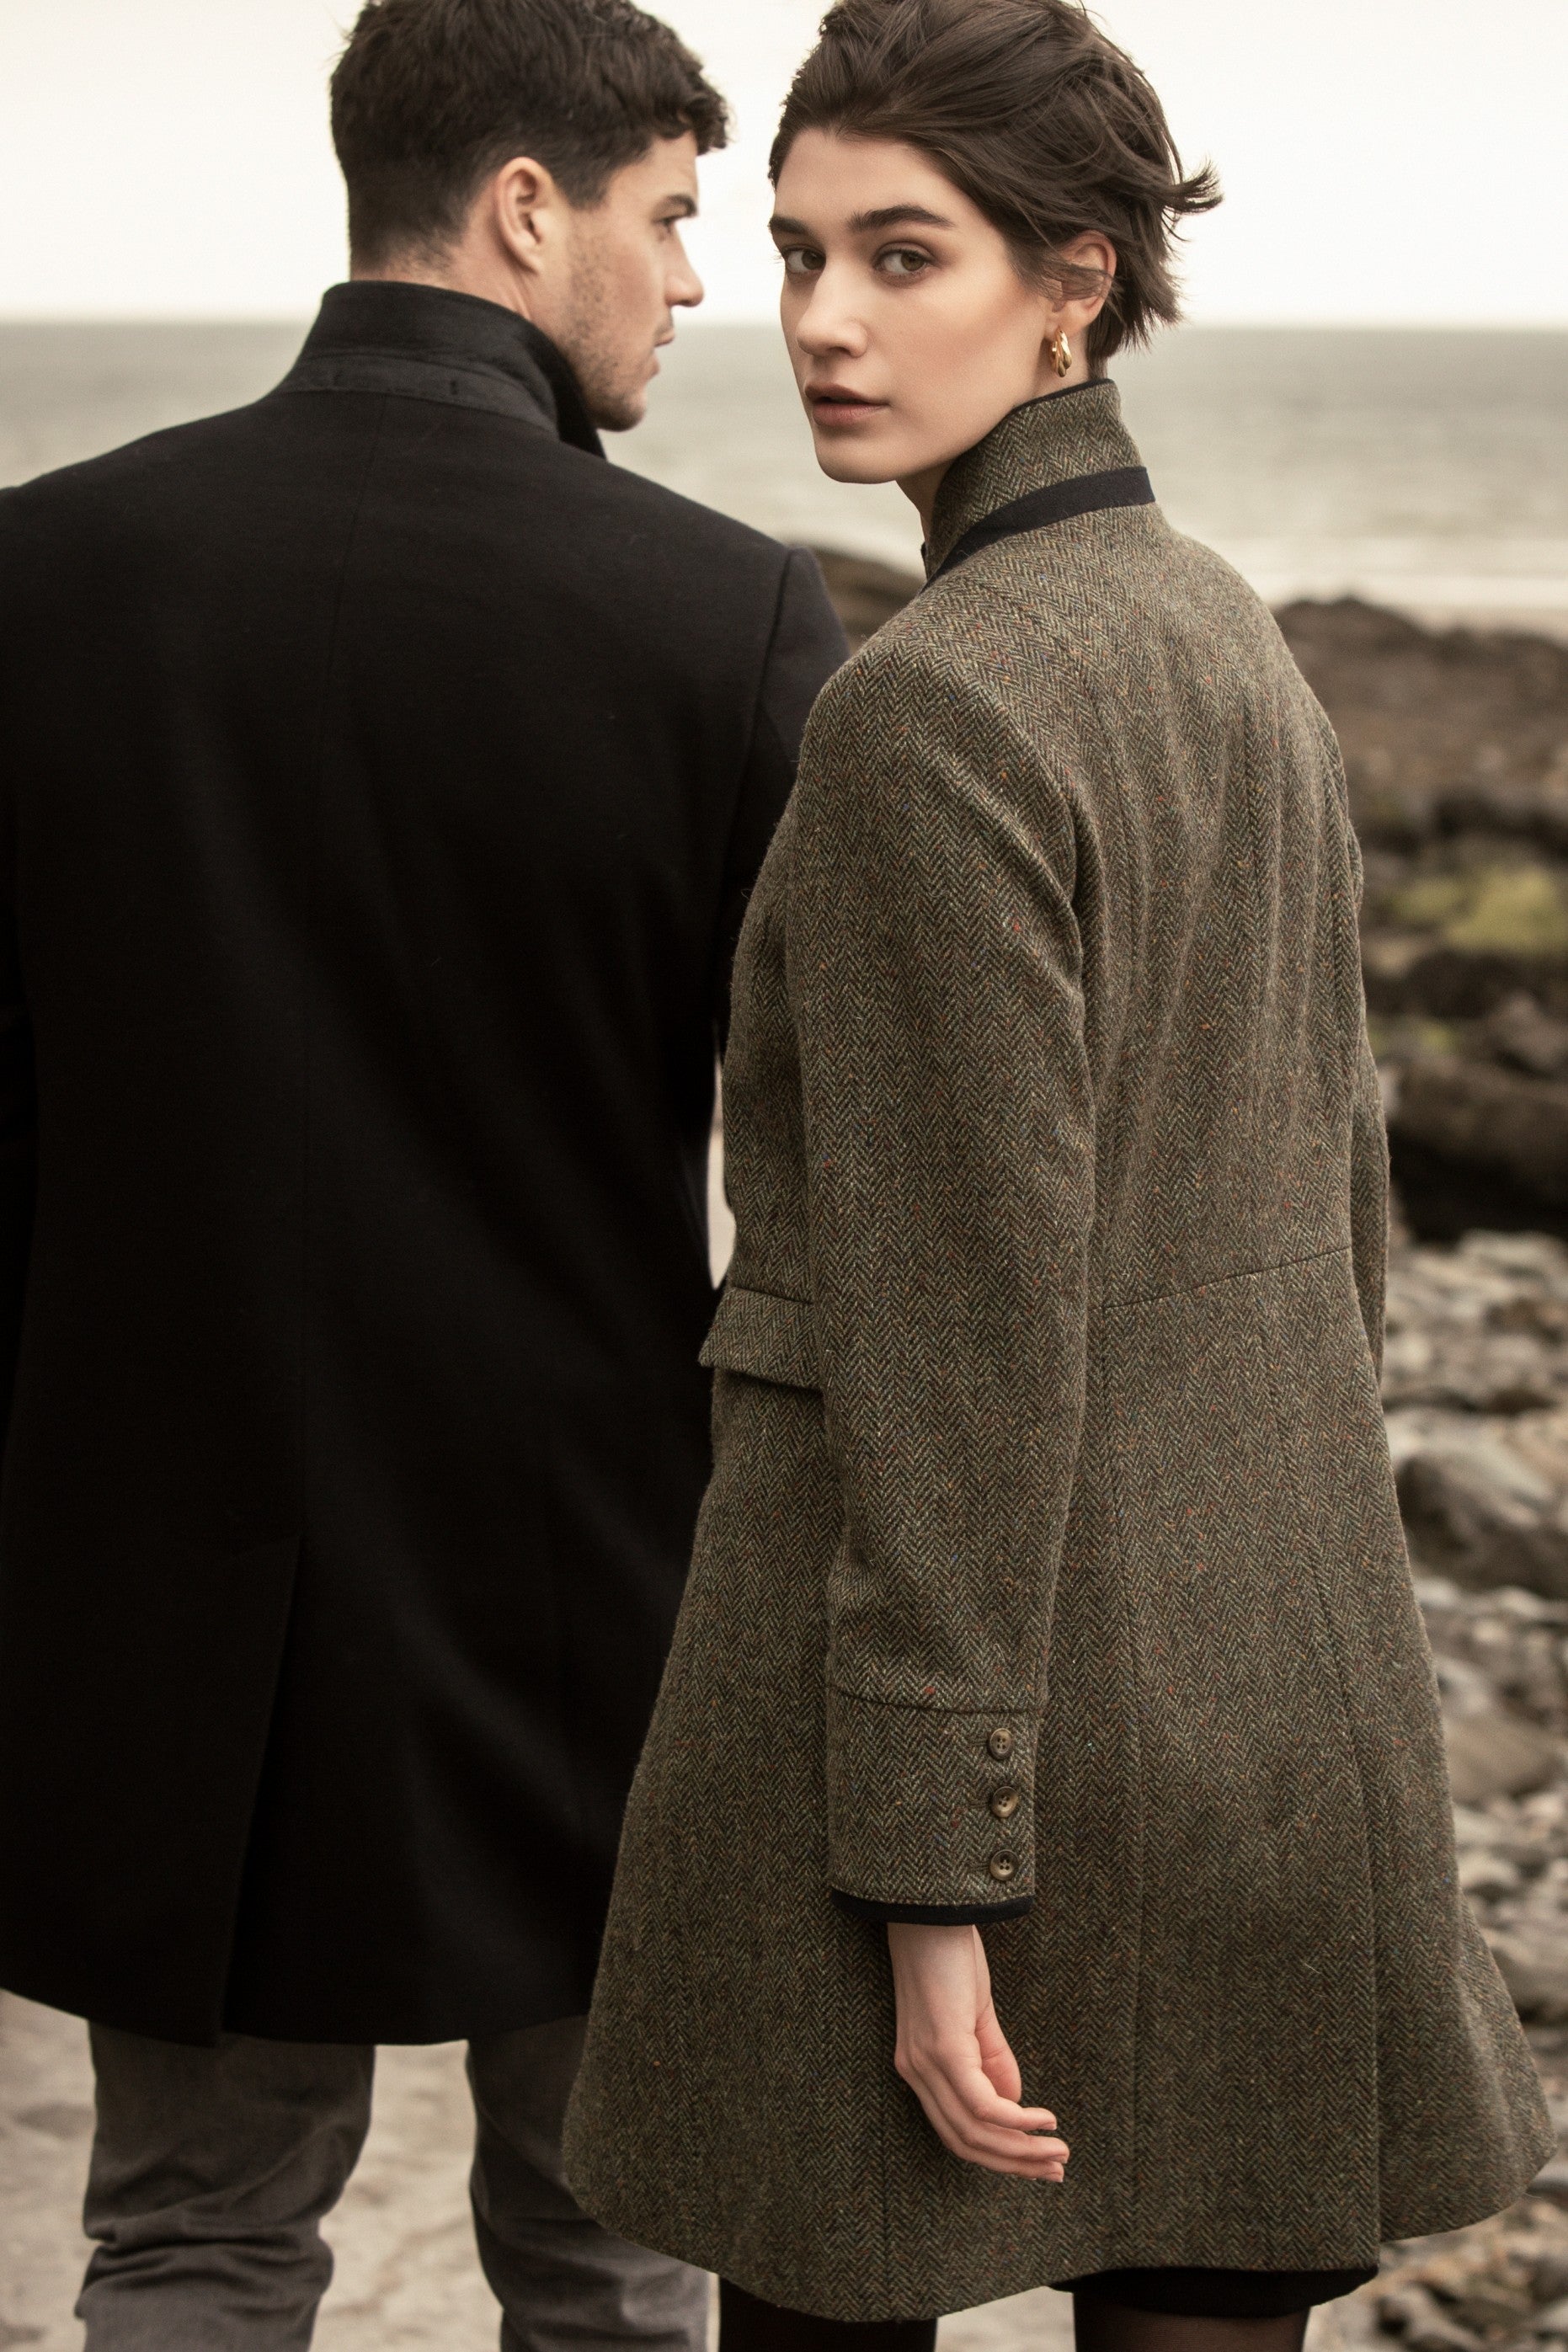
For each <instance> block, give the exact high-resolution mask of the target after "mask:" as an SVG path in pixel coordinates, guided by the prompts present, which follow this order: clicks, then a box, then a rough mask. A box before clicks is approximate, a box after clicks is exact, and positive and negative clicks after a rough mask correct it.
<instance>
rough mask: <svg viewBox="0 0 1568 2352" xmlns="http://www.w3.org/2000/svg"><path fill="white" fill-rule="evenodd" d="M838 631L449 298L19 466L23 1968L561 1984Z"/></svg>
mask: <svg viewBox="0 0 1568 2352" xmlns="http://www.w3.org/2000/svg"><path fill="white" fill-rule="evenodd" d="M843 654H844V643H843V638H842V635H841V633H840V631H839V629H838V626H837V622H836V621H835V619H834V617H833V614H832V612H831V609H830V607H829V606H828V604H827V601H826V593H825V591H824V589H823V586H822V583H821V579H820V575H819V574H818V572H817V571H816V566H815V565H814V564H813V562H811V560H810V558H809V557H806V556H804V555H800V554H791V553H790V552H789V551H786V550H785V549H784V548H782V547H779V546H777V545H775V544H774V543H773V541H769V540H766V539H763V538H762V537H760V536H759V535H757V534H756V533H754V532H752V531H749V530H744V529H742V527H741V526H740V525H739V524H736V523H733V522H730V521H727V520H723V519H721V517H719V516H717V515H713V514H710V513H709V512H707V511H706V510H705V509H701V508H700V507H697V506H693V505H690V504H689V503H688V502H687V501H685V500H683V499H678V498H676V497H673V496H672V495H671V494H669V493H668V492H667V491H665V490H663V489H660V488H656V487H654V486H653V485H651V484H649V483H647V482H645V481H643V480H641V479H639V478H637V477H636V476H634V475H632V474H629V473H626V472H625V471H622V470H620V469H618V468H616V467H611V466H608V465H606V464H605V462H604V459H603V456H602V453H601V452H600V450H599V448H598V445H597V442H596V439H595V435H594V433H593V430H592V427H591V425H589V424H588V422H587V419H586V416H585V415H584V411H583V408H582V404H581V401H580V398H579V396H578V394H577V392H576V388H575V385H574V382H573V380H572V377H571V374H570V371H569V370H567V369H566V367H565V365H564V363H563V362H562V360H561V359H560V356H559V354H558V353H557V352H555V351H554V350H553V348H552V346H551V345H550V344H549V343H548V342H547V341H545V340H544V338H543V337H542V336H540V335H538V334H537V333H536V332H535V331H533V330H532V329H531V328H530V327H528V326H526V325H525V324H524V323H523V322H522V321H521V320H517V319H514V318H512V317H511V316H510V314H509V313H508V312H506V311H503V310H499V309H497V308H494V307H493V306H491V305H489V304H488V303H483V302H478V301H474V300H471V299H468V298H466V297H464V296H461V295H454V294H447V293H442V292H438V291H436V290H433V289H421V288H415V287H409V286H400V285H395V286H381V285H356V286H351V287H344V288H340V289H336V290H335V291H334V292H333V293H332V294H331V295H330V296H329V297H328V299H327V303H326V307H325V310H324V311H323V313H322V317H321V321H320V322H319V324H318V326H317V327H316V329H315V331H313V333H312V335H311V337H310V341H309V342H308V343H307V345H306V348H305V352H304V353H303V356H302V358H301V360H300V364H299V365H298V366H297V368H296V369H295V370H294V372H293V373H292V374H291V375H290V376H289V378H288V379H287V381H286V382H285V383H283V385H282V386H281V387H280V388H279V391H278V392H276V393H274V394H271V395H270V396H268V398H267V399H265V400H263V401H261V402H259V403H258V404H256V405H255V406H254V407H251V408H248V409H245V410H242V411H240V412H239V413H237V414H236V415H230V416H224V417H218V418H216V419H214V420H213V421H211V422H209V423H205V424H201V425H189V426H185V427H183V428H181V429H180V430H178V431H175V432H173V433H165V434H161V435H158V436H155V437H154V438H153V439H151V440H148V441H143V442H142V443H140V444H138V445H137V446H134V447H132V448H129V449H125V450H121V451H120V452H119V453H117V454H116V455H114V456H112V457H105V458H101V459H99V460H97V461H95V462H94V463H92V464H89V465H86V466H81V467H73V468H72V469H70V470H69V471H68V472H65V473H61V474H57V475H54V476H52V477H49V478H47V479H44V480H40V481H37V482H34V483H31V484H29V485H27V486H26V487H24V488H19V489H15V490H11V491H8V492H6V493H5V495H4V496H3V497H0V802H3V807H0V869H3V870H0V893H3V915H4V920H3V924H0V958H3V962H4V975H3V977H0V1120H3V1126H0V1288H3V1292H4V1299H3V1308H4V1328H3V1330H0V1373H3V1374H4V1376H5V1378H6V1379H7V1380H9V1379H10V1377H11V1375H12V1373H13V1371H14V1376H15V1377H14V1398H13V1402H12V1409H11V1417H10V1424H9V1434H8V1441H7V1444H6V1448H5V1462H4V1486H3V1495H0V1983H3V1984H5V1985H6V1986H8V1987H10V1988H11V1989H13V1990H16V1991H17V1992H19V1993H24V1994H28V1995H31V1996H33V1997H34V1998H36V1999H38V2000H44V2001H47V2002H51V2003H53V2004H55V2005H56V2006H58V2007H59V2008H62V2009H67V2010H72V2011H79V2012H82V2013H84V2014H87V2015H90V2016H92V2017H94V2018H96V2019H98V2020H100V2021H104V2022H107V2023H110V2024H114V2025H119V2026H121V2027H125V2028H129V2029H131V2030H132V2031H138V2032H149V2033H153V2034H158V2035H163V2036H166V2037H169V2038H173V2039H179V2040H188V2041H202V2040H206V2039H210V2038H212V2037H213V2036H215V2035H216V2034H217V2033H218V2032H219V2031H220V2030H232V2031H237V2032H248V2033H257V2034H263V2035H268V2036H273V2037H279V2038H284V2039H299V2040H306V2041H355V2042H363V2041H425V2040H437V2039H446V2038H447V2037H458V2036H463V2035H473V2034H482V2033H487V2032H502V2031H506V2030H508V2029H510V2028H514V2027H520V2026H525V2025H528V2024H531V2023H535V2022H540V2021H544V2020H546V2019H550V2018H553V2017H560V2016H565V2015H570V2014H573V2013H574V2012H576V2011H581V2010H582V2009H584V2007H585V2006H586V2002H587V1997H588V1992H589V1990H590V1986H591V1982H592V1977H593V1970H594V1966H595V1954H596V1948H597V1942H598V1937H599V1932H600V1927H601V1918H602V1914H603V1910H604V1907H605V1900H606V1897H607V1894H608V1888H609V1883H610V1877H611V1872H612V1868H613V1864H614V1858H615V1850H616V1836H617V1832H618V1828H619V1822H620V1816H621V1809H622V1803H623V1800H624V1798H625V1795H626V1789H627V1786H628V1783H629V1780H630V1777H631V1773H632V1769H633V1767H634V1764H635V1762H636V1759H637V1751H638V1748H639V1745H640V1743H641V1739H642V1736H643V1732H644V1730H645V1727H646V1725H647V1717H648V1714H649V1711H650V1709H651V1706H652V1702H653V1698H654V1696H655V1692H656V1688H657V1685H658V1675H659V1671H660V1667H661V1664H662V1661H663V1656H664V1651H665V1647H666V1643H667V1639H668V1633H669V1630H670V1627H671V1625H672V1622H673V1620H674V1615H675V1611H676V1607H677V1603H678V1601H679V1592H680V1587H681V1582H682V1579H683V1576H684V1572H685V1568H686V1563H687V1558H688V1550H689V1542H690V1538H691V1534H692V1529H693V1524H694V1520H695V1517H696V1512H697V1507H698V1503H699V1501H700V1496H701V1490H702V1486H703V1483H704V1480H705V1477H706V1475H707V1470H708V1433H707V1412H708V1396H707V1387H706V1380H705V1376H704V1375H703V1374H702V1373H701V1371H700V1369H699V1366H698V1354H699V1351H700V1348H701V1345H702V1340H703V1336H704V1333H705V1330H706V1328H707V1325H708V1323H709V1320H710V1315H711V1309H712V1289H711V1285H710V1277H709V1270H708V1258H707V1215H706V1194H705V1160H706V1147H707V1139H708V1131H709V1126H710V1118H711V1112H712V1074H713V1063H714V1043H715V1034H716V1031H717V1030H719V1029H720V1028H721V1025H722V1017H723V1005H724V998H725V990H726V985H727V976H728V967H729V960H730V955H731V948H732V946H733V942H734V940H735V937H736V935H737V932H738V929H739V924H740V918H741V913H742V908H743V905H744V901H745V898H746V896H747V893H748V890H749V888H750V886H751V884H752V879H753V877H754V876H755V874H756V871H757V868H758V866H759V865H760V863H761V860H762V857H763V851H764V850H765V848H766V846H767V844H768V840H769V837H770V835H771V834H772V832H773V825H774V824H775V822H776V820H777V818H778V815H779V814H780V812H781V810H782V808H783V806H784V801H785V799H786V797H787V795H788V793H789V790H790V786H791V782H792V779H793V771H794V764H795V751H796V748H797V744H798V740H799V736H800V731H801V729H802V726H803V724H804V721H805V716H806V713H807V711H808V710H809V709H810V706H811V703H812V701H813V699H814V698H815V696H816V692H817V690H818V688H820V687H821V686H822V684H823V683H824V681H825V679H826V677H827V676H828V674H829V673H830V671H831V670H832V669H833V668H834V667H836V666H837V663H838V662H839V661H840V660H841V659H842V657H843ZM737 1834H739V1827H737Z"/></svg>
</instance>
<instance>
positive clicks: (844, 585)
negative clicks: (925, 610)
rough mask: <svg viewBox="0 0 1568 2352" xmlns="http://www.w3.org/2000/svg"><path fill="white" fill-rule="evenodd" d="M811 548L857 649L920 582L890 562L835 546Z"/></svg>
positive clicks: (898, 609) (899, 609) (914, 592)
mask: <svg viewBox="0 0 1568 2352" xmlns="http://www.w3.org/2000/svg"><path fill="white" fill-rule="evenodd" d="M814 552H815V554H816V560H817V562H819V563H820V564H821V566H822V572H823V577H824V579H825V580H826V583H827V593H828V594H829V595H830V596H831V597H832V599H833V601H834V603H835V604H836V605H837V608H838V617H839V619H840V620H841V621H842V622H843V624H844V626H845V628H846V629H847V631H848V634H849V642H850V644H851V646H854V647H855V649H856V650H857V651H858V650H859V648H860V646H863V645H864V644H865V642H866V640H867V638H868V637H871V636H875V635H876V633H877V631H878V630H879V628H880V627H881V626H882V625H883V623H884V622H886V621H890V620H891V619H892V617H893V615H894V614H895V613H901V612H902V611H903V609H904V606H905V605H906V604H909V603H910V601H911V600H912V599H913V598H914V597H916V596H918V595H919V594H920V593H921V587H922V586H923V584H924V583H923V582H921V580H920V579H919V578H918V577H917V576H916V575H915V574H914V573H913V572H900V571H897V570H895V569H894V567H893V566H892V565H891V564H890V563H877V562H873V561H872V559H871V558H870V557H869V556H865V555H846V554H844V553H843V552H842V551H839V550H838V549H836V548H823V547H819V548H817V549H816V550H815V551H814Z"/></svg>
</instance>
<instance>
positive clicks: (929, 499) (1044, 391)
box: [899, 350, 1094, 541]
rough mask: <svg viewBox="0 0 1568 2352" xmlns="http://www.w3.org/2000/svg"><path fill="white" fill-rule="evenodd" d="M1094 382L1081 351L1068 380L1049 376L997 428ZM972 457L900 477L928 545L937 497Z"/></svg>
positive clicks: (961, 453)
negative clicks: (1039, 404)
mask: <svg viewBox="0 0 1568 2352" xmlns="http://www.w3.org/2000/svg"><path fill="white" fill-rule="evenodd" d="M1093 381H1094V378H1093V376H1092V375H1091V374H1090V373H1089V354H1088V352H1084V351H1081V350H1080V351H1079V352H1078V354H1077V356H1076V357H1075V358H1074V361H1073V363H1072V366H1071V368H1070V369H1069V370H1068V373H1067V374H1066V375H1065V376H1062V377H1060V378H1058V375H1057V373H1056V371H1055V369H1054V368H1053V369H1052V370H1051V371H1050V373H1049V374H1048V375H1046V376H1044V377H1043V379H1042V381H1041V382H1040V383H1039V384H1038V386H1037V389H1036V390H1035V391H1034V392H1031V393H1027V394H1025V396H1024V398H1023V399H1022V400H1020V401H1019V402H1018V403H1017V404H1016V407H1014V408H1009V409H1005V410H1004V412H1003V414H1002V415H1001V416H999V417H998V418H997V419H996V424H997V425H1001V424H1003V423H1005V420H1006V418H1007V417H1009V416H1015V415H1016V414H1017V411H1018V409H1019V408H1027V407H1029V406H1030V405H1031V404H1033V403H1034V402H1035V401H1037V400H1054V399H1055V397H1056V395H1057V394H1058V393H1061V392H1078V391H1079V390H1080V389H1081V388H1082V386H1083V385H1085V384H1087V383H1093ZM991 429H992V431H993V432H994V431H995V429H996V426H995V425H993V426H992V428H991ZM983 437H984V436H983ZM968 454H969V452H968V451H967V450H966V449H955V450H954V451H953V453H952V457H943V458H942V461H941V463H940V464H939V465H935V466H927V467H923V468H922V469H921V472H920V473H918V474H900V477H899V488H900V490H902V492H903V494H904V496H905V498H906V499H908V500H909V501H910V505H911V506H912V507H913V508H914V509H915V512H916V513H917V514H918V515H919V517H920V519H921V530H923V532H924V534H925V537H926V539H927V541H929V540H930V538H931V520H932V518H933V517H934V515H935V513H936V501H937V495H938V493H939V491H940V490H941V488H942V484H943V482H945V481H946V479H947V478H948V475H949V474H950V473H951V472H952V468H953V467H954V466H956V465H957V463H958V461H959V459H960V457H967V456H968Z"/></svg>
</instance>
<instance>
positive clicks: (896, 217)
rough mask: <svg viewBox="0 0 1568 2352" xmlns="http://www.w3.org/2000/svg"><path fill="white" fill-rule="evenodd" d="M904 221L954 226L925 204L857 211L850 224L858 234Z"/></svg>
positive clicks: (944, 226) (922, 224)
mask: <svg viewBox="0 0 1568 2352" xmlns="http://www.w3.org/2000/svg"><path fill="white" fill-rule="evenodd" d="M904 221H912V222H914V223H915V224H916V225H917V226H920V227H921V228H952V225H953V224H952V221H950V220H947V219H944V217H943V216H942V214H941V213H933V212H930V211H928V210H927V208H926V206H925V205H883V206H882V208H881V210H880V211H879V212H874V213H857V214H856V215H855V217H854V219H853V220H852V221H851V222H850V224H849V226H850V227H851V228H852V229H854V230H855V231H856V232H857V234H858V235H864V234H865V232H866V231H868V229H878V228H897V227H898V226H900V224H901V223H902V222H904Z"/></svg>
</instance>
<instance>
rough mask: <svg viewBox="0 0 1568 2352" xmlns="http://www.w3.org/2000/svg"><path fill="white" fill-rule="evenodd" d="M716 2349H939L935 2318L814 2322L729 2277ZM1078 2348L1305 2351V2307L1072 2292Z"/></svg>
mask: <svg viewBox="0 0 1568 2352" xmlns="http://www.w3.org/2000/svg"><path fill="white" fill-rule="evenodd" d="M719 2303H720V2313H721V2318H720V2331H719V2352H934V2347H935V2344H936V2322H935V2320H934V2319H884V2320H873V2321H870V2322H868V2323H864V2324H856V2323H854V2322H851V2321H847V2320H842V2319H811V2318H808V2317H807V2316H806V2315H805V2313H804V2312H798V2311H781V2310H779V2309H778V2307H777V2306H776V2305H773V2304H771V2303H759V2302H758V2301H757V2299H756V2297H755V2296H754V2295H750V2294H742V2290H741V2289H740V2288H739V2287H738V2286H731V2285H730V2284H729V2283H728V2281H726V2282H725V2284H724V2285H723V2287H722V2288H721V2292H720V2298H719ZM1072 2308H1073V2333H1074V2335H1075V2336H1076V2337H1077V2339H1078V2352H1301V2346H1302V2342H1303V2340H1304V2338H1305V2336H1306V2333H1307V2317H1308V2315H1307V2313H1306V2312H1305V2311H1291V2312H1287V2313H1286V2314H1285V2315H1284V2316H1283V2317H1282V2318H1273V2319H1195V2318H1193V2317H1191V2316H1189V2315H1185V2314H1183V2315H1179V2316H1178V2315H1175V2314H1173V2313H1170V2312H1163V2311H1134V2310H1132V2309H1131V2308H1130V2307H1129V2306H1128V2305H1125V2304H1120V2303H1108V2302H1107V2301H1106V2300H1105V2298H1104V2297H1103V2296H1102V2295H1100V2294H1075V2295H1074V2297H1073V2299H1072Z"/></svg>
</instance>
